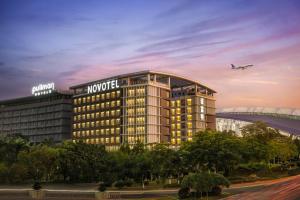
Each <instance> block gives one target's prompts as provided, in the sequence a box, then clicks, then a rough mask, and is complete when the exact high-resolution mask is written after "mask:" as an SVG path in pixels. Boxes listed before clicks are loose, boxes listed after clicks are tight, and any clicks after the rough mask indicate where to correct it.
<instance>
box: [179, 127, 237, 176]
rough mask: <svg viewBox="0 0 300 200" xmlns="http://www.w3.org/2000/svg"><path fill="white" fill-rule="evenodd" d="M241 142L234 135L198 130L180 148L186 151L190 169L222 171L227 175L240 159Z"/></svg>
mask: <svg viewBox="0 0 300 200" xmlns="http://www.w3.org/2000/svg"><path fill="white" fill-rule="evenodd" d="M241 144H242V143H241V139H240V138H238V137H236V136H233V135H228V134H223V133H221V132H217V131H212V130H206V131H204V132H199V133H198V134H197V135H196V137H195V138H194V140H193V141H192V142H191V143H189V144H187V145H185V146H183V147H182V149H181V150H182V151H186V152H188V153H187V154H186V156H188V158H187V159H186V160H189V161H190V166H191V167H192V169H191V170H192V171H194V172H200V171H201V170H212V171H216V172H218V171H224V172H225V175H229V173H230V171H231V170H232V169H233V168H234V166H236V165H237V164H238V163H239V162H240V160H241V147H242V146H241Z"/></svg>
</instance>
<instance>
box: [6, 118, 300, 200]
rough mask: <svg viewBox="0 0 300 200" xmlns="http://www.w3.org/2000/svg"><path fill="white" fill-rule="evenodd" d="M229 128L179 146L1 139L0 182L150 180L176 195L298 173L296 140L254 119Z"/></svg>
mask: <svg viewBox="0 0 300 200" xmlns="http://www.w3.org/2000/svg"><path fill="white" fill-rule="evenodd" d="M242 135H243V137H238V136H235V135H234V134H233V133H232V132H217V131H212V130H206V131H204V132H200V133H198V134H197V135H196V136H195V137H194V139H193V141H192V142H186V143H184V144H183V145H182V146H181V147H180V148H179V149H176V150H175V149H172V148H169V147H168V146H167V145H165V144H158V145H156V146H154V147H152V148H145V146H144V145H143V144H142V143H138V144H136V145H135V146H133V147H129V146H128V145H123V146H121V148H120V150H118V151H113V152H107V151H106V150H105V147H104V146H103V145H91V144H85V143H83V142H78V143H72V142H70V141H65V142H64V143H62V144H53V143H51V142H50V141H45V142H43V143H41V144H31V143H29V142H28V140H26V138H24V137H21V136H11V137H9V136H7V137H3V138H0V183H24V182H27V183H28V182H30V183H35V185H36V183H38V185H39V184H40V183H43V182H65V183H78V182H95V183H100V184H99V190H100V191H104V190H105V189H106V187H111V186H114V187H116V188H123V187H131V186H132V185H135V186H136V185H140V186H141V187H143V188H144V187H145V186H146V185H147V184H149V182H150V183H151V184H153V183H156V184H159V185H161V186H162V185H166V186H172V185H175V186H181V188H182V189H181V190H180V191H179V196H181V197H184V196H189V195H191V194H192V193H193V192H195V193H197V194H200V195H201V194H206V195H208V194H210V193H212V192H217V193H220V188H221V187H220V186H228V185H229V181H228V180H231V181H232V182H236V181H248V180H255V179H256V178H257V177H258V176H265V175H268V174H274V173H286V174H288V173H290V174H295V173H298V172H299V171H300V170H299V165H300V161H299V155H300V142H299V140H292V139H291V138H289V137H286V136H283V135H280V134H279V132H278V131H277V130H274V129H271V128H268V127H267V126H266V125H265V124H264V123H261V122H257V123H254V124H251V125H247V126H245V127H244V128H243V129H242Z"/></svg>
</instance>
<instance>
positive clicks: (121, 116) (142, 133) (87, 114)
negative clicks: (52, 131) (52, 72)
mask: <svg viewBox="0 0 300 200" xmlns="http://www.w3.org/2000/svg"><path fill="white" fill-rule="evenodd" d="M70 89H71V90H72V93H73V116H72V140H73V141H74V142H77V141H80V140H82V141H84V142H86V143H90V144H104V145H105V146H107V148H112V149H113V148H118V147H119V146H120V144H125V143H128V144H129V145H132V144H135V143H137V142H142V143H145V144H147V145H151V144H156V143H169V144H171V145H174V146H176V145H180V144H181V143H182V142H184V141H191V140H192V138H193V136H194V135H195V134H196V133H197V132H199V131H201V130H204V129H207V128H210V129H215V127H216V120H215V98H214V93H215V91H214V90H212V89H210V88H208V87H207V86H205V85H203V84H200V83H198V82H196V81H193V80H189V79H186V78H184V77H181V76H177V75H171V74H167V73H161V72H155V71H141V72H135V73H130V74H123V75H118V76H113V77H110V78H105V79H102V80H97V81H93V82H89V83H84V84H80V85H76V86H72V87H70Z"/></svg>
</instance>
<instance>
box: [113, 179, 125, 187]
mask: <svg viewBox="0 0 300 200" xmlns="http://www.w3.org/2000/svg"><path fill="white" fill-rule="evenodd" d="M114 186H115V187H116V188H118V189H121V188H123V187H124V186H125V183H124V181H122V180H118V181H116V182H115V184H114Z"/></svg>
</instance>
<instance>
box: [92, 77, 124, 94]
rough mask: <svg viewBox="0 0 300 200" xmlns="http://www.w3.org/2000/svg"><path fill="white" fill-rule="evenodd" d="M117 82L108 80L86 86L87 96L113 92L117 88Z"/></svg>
mask: <svg viewBox="0 0 300 200" xmlns="http://www.w3.org/2000/svg"><path fill="white" fill-rule="evenodd" d="M119 87H120V86H119V83H118V80H109V81H104V82H101V83H95V84H93V85H89V86H88V88H87V89H88V94H92V93H98V92H104V91H107V90H113V89H117V88H119Z"/></svg>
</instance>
